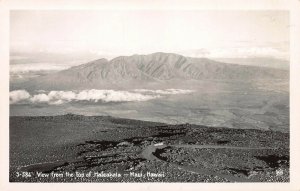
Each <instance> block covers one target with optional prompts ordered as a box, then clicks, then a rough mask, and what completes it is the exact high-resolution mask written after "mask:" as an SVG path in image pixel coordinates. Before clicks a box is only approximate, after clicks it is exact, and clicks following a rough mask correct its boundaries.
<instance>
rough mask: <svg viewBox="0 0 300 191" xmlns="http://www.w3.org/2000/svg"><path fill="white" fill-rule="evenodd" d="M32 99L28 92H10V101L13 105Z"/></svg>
mask: <svg viewBox="0 0 300 191" xmlns="http://www.w3.org/2000/svg"><path fill="white" fill-rule="evenodd" d="M28 98H30V94H29V93H28V92H27V91H26V90H15V91H11V92H9V101H10V103H11V104H14V103H17V102H20V101H23V100H27V99H28Z"/></svg>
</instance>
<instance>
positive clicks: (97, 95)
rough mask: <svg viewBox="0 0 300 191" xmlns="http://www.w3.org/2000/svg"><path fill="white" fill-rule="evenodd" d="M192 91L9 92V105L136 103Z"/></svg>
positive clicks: (93, 90)
mask: <svg viewBox="0 0 300 191" xmlns="http://www.w3.org/2000/svg"><path fill="white" fill-rule="evenodd" d="M192 92H194V91H193V90H183V89H166V90H149V89H135V90H133V91H118V90H96V89H91V90H82V91H50V92H48V93H47V92H46V91H44V90H39V91H37V94H33V95H30V94H29V93H28V92H27V91H26V90H15V91H11V92H10V103H11V104H17V103H32V104H39V103H46V104H49V105H60V104H63V103H69V102H78V101H88V102H105V103H107V102H136V101H148V100H152V99H157V98H160V97H163V96H166V95H175V94H189V93H192Z"/></svg>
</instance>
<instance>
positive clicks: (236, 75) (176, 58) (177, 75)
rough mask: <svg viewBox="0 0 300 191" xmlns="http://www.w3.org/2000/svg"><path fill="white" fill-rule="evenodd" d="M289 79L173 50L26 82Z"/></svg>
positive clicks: (100, 84)
mask: <svg viewBox="0 0 300 191" xmlns="http://www.w3.org/2000/svg"><path fill="white" fill-rule="evenodd" d="M282 78H284V79H287V78H288V71H286V70H280V69H272V68H263V67H255V66H242V65H235V64H226V63H222V62H217V61H213V60H209V59H207V58H190V57H184V56H181V55H178V54H171V53H153V54H149V55H133V56H120V57H117V58H114V59H112V60H110V61H108V60H106V59H99V60H95V61H92V62H89V63H87V64H83V65H79V66H75V67H72V68H69V69H67V70H63V71H59V72H57V73H52V74H49V75H46V76H42V77H38V78H36V79H34V80H31V81H30V82H26V83H25V84H22V86H23V87H26V88H30V89H31V88H34V89H41V88H42V89H53V88H55V89H64V88H69V89H74V88H80V87H85V88H87V87H90V88H97V87H102V88H105V87H110V88H111V87H112V86H114V85H117V84H118V85H122V86H124V85H125V86H126V85H129V86H130V85H132V84H147V83H151V82H154V83H155V82H157V83H162V82H169V81H172V80H177V81H186V80H207V79H213V80H218V79H221V80H222V79H226V80H250V79H282Z"/></svg>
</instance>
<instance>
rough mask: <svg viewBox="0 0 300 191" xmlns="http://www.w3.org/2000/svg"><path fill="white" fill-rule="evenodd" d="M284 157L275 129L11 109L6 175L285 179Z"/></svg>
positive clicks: (285, 143) (282, 138) (285, 139)
mask: <svg viewBox="0 0 300 191" xmlns="http://www.w3.org/2000/svg"><path fill="white" fill-rule="evenodd" d="M289 161H290V158H289V133H285V132H279V131H271V130H264V131H263V130H257V129H233V128H226V127H219V128H216V127H207V126H200V125H192V124H178V125H174V124H173V125H168V124H164V123H155V122H147V121H138V120H130V119H122V118H114V117H110V116H82V115H74V114H67V115H60V116H35V117H26V116H18V117H17V116H14V117H10V181H11V182H289Z"/></svg>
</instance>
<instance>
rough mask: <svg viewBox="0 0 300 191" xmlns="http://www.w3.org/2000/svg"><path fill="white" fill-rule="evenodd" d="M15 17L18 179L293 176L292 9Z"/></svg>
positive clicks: (12, 163)
mask: <svg viewBox="0 0 300 191" xmlns="http://www.w3.org/2000/svg"><path fill="white" fill-rule="evenodd" d="M9 17H10V32H9V33H10V39H9V41H10V47H9V48H10V52H9V69H10V71H9V181H10V182H178V183H181V182H198V183H200V182H202V183H208V182H212V183H223V182H238V183H241V182H286V183H288V182H289V181H290V144H289V143H290V120H289V115H290V104H289V73H290V70H289V68H290V67H289V59H290V51H289V43H290V40H289V38H290V37H289V12H288V11H284V10H196V11H193V10H187V11H186V10H11V11H10V16H9Z"/></svg>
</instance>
